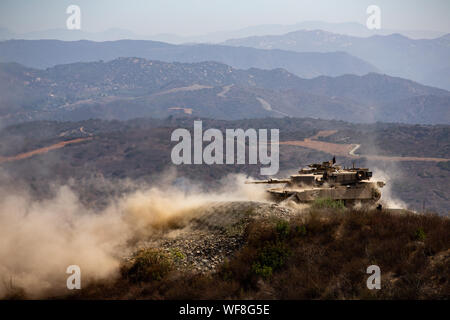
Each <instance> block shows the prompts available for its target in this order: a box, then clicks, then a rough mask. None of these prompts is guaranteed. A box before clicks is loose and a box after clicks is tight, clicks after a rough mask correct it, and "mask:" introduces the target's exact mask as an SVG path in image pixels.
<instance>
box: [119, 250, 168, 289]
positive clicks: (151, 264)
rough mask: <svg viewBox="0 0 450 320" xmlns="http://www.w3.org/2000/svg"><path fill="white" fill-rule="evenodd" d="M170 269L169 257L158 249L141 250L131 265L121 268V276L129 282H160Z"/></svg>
mask: <svg viewBox="0 0 450 320" xmlns="http://www.w3.org/2000/svg"><path fill="white" fill-rule="evenodd" d="M171 269H172V260H171V259H170V257H169V255H168V254H167V253H166V252H164V251H162V250H158V249H142V250H140V251H138V252H137V253H136V254H135V256H134V258H133V259H132V262H131V265H130V264H129V265H126V266H124V267H123V268H122V275H123V276H124V277H125V278H127V279H128V280H129V281H130V282H133V283H138V282H150V281H159V280H161V279H162V278H163V277H164V276H165V275H166V274H168V273H169V271H170V270H171Z"/></svg>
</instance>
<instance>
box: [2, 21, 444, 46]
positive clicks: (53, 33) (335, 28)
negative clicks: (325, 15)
mask: <svg viewBox="0 0 450 320" xmlns="http://www.w3.org/2000/svg"><path fill="white" fill-rule="evenodd" d="M2 29H3V30H5V28H1V27H0V40H10V39H24V40H42V39H47V40H49V39H51V40H63V41H77V40H91V41H114V40H124V39H133V40H153V41H162V42H168V43H172V44H182V43H220V42H223V41H226V40H229V39H235V38H244V37H251V36H265V35H282V34H285V33H288V32H293V31H298V30H324V31H328V32H334V33H339V34H345V35H349V36H356V37H369V36H373V35H390V34H393V33H400V34H402V35H404V36H407V37H410V38H414V39H422V38H428V39H431V38H437V37H441V36H443V35H444V34H445V32H440V31H433V30H394V29H386V28H382V29H379V30H369V29H368V28H367V27H366V26H365V25H363V24H361V23H357V22H340V23H330V22H323V21H302V22H299V23H295V24H287V25H284V24H264V25H255V26H250V27H246V28H240V29H236V30H224V31H215V32H210V33H206V34H200V35H194V36H181V35H177V34H170V33H160V34H152V35H149V34H148V35H143V34H136V33H134V32H132V31H129V30H124V29H117V28H115V29H108V30H105V31H101V32H87V31H78V30H67V29H50V30H43V31H34V32H26V33H21V34H16V33H13V32H11V31H9V30H8V31H7V32H2Z"/></svg>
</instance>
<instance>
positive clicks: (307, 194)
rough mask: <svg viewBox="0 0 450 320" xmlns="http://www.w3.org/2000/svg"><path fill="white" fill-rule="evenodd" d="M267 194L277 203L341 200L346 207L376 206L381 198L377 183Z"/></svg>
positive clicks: (279, 190)
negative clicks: (358, 203) (365, 204)
mask: <svg viewBox="0 0 450 320" xmlns="http://www.w3.org/2000/svg"><path fill="white" fill-rule="evenodd" d="M267 192H268V193H269V194H270V195H271V198H272V199H273V200H275V201H277V202H280V201H283V200H286V199H290V200H292V201H295V202H299V203H311V202H314V201H315V200H317V199H331V200H341V201H343V202H344V204H346V205H352V204H354V203H356V202H361V203H368V204H372V203H373V204H375V203H376V202H377V201H378V200H379V199H380V197H381V193H380V191H379V190H378V187H377V184H376V183H371V182H365V183H358V184H356V185H352V186H335V187H322V188H310V189H308V188H306V189H296V188H272V189H268V190H267Z"/></svg>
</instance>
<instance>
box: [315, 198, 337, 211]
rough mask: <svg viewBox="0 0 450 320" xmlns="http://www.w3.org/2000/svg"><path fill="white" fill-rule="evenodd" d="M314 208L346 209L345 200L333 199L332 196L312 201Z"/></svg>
mask: <svg viewBox="0 0 450 320" xmlns="http://www.w3.org/2000/svg"><path fill="white" fill-rule="evenodd" d="M311 206H312V208H314V209H344V208H345V205H344V201H342V200H333V199H330V198H319V199H316V200H314V202H313V203H312V205H311Z"/></svg>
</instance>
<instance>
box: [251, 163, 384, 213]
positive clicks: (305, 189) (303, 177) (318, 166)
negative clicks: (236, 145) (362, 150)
mask: <svg viewBox="0 0 450 320" xmlns="http://www.w3.org/2000/svg"><path fill="white" fill-rule="evenodd" d="M371 177H372V172H371V171H369V169H368V168H355V167H354V166H353V167H352V168H342V167H341V166H339V165H336V160H335V158H334V157H333V160H330V161H326V162H322V163H313V164H310V165H308V167H307V168H304V169H301V170H299V171H298V174H295V175H291V176H290V177H289V178H287V179H269V180H258V181H246V183H248V184H282V185H283V186H280V187H276V188H269V189H267V192H268V193H269V195H270V197H271V198H272V200H274V201H276V202H281V201H284V200H287V199H289V200H292V201H295V202H298V203H311V202H313V201H315V200H316V199H332V200H341V201H343V203H344V205H345V206H352V205H354V204H356V203H358V202H360V203H361V204H363V205H375V204H377V202H378V200H380V198H381V192H380V190H379V188H382V187H383V186H384V185H385V183H384V182H383V181H375V182H372V181H370V179H371ZM379 206H380V205H379ZM380 207H381V206H380Z"/></svg>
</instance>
